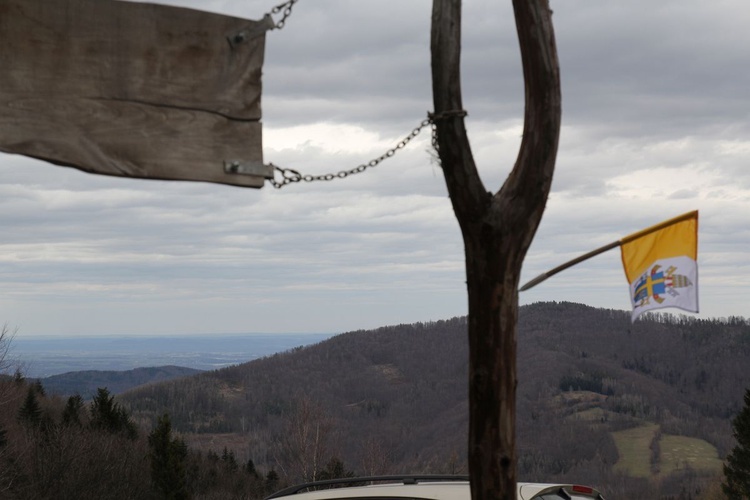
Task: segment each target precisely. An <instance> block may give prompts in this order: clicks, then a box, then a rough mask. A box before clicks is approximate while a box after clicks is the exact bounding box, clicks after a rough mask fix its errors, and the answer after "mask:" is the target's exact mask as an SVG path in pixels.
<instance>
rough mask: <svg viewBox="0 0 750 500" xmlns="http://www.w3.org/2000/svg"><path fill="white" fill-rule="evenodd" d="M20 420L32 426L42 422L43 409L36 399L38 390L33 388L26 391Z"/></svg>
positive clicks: (20, 409) (19, 412)
mask: <svg viewBox="0 0 750 500" xmlns="http://www.w3.org/2000/svg"><path fill="white" fill-rule="evenodd" d="M18 420H19V421H20V422H21V423H24V424H28V425H32V426H36V425H39V424H40V423H41V421H42V409H41V407H40V406H39V401H37V399H36V390H34V387H33V386H30V387H29V390H28V391H26V399H24V401H23V404H22V405H21V407H20V408H19V409H18Z"/></svg>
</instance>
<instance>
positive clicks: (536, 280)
mask: <svg viewBox="0 0 750 500" xmlns="http://www.w3.org/2000/svg"><path fill="white" fill-rule="evenodd" d="M620 244H621V242H620V240H618V241H613V242H612V243H609V244H607V245H604V246H603V247H600V248H597V249H596V250H592V251H590V252H589V253H586V254H583V255H581V256H579V257H576V258H575V259H573V260H569V261H568V262H566V263H565V264H560V265H559V266H557V267H556V268H554V269H550V270H549V271H547V272H546V273H542V274H540V275H539V276H537V277H536V278H534V279H533V280H531V281H529V282H528V283H526V284H525V285H524V286H522V287H521V288H519V289H518V291H519V292H525V291H526V290H528V289H529V288H532V287H534V286H536V285H538V284H539V283H541V282H542V281H544V280H546V279H547V278H550V277H552V276H554V275H555V274H557V273H559V272H560V271H564V270H565V269H567V268H569V267H572V266H575V265H576V264H578V263H579V262H583V261H584V260H588V259H590V258H591V257H594V256H596V255H599V254H600V253H604V252H606V251H607V250H612V249H613V248H616V247H619V246H620Z"/></svg>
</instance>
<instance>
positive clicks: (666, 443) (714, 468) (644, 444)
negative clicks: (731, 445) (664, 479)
mask: <svg viewBox="0 0 750 500" xmlns="http://www.w3.org/2000/svg"><path fill="white" fill-rule="evenodd" d="M658 429H659V426H658V425H656V424H645V425H642V426H640V427H636V428H634V429H627V430H624V431H618V432H613V433H612V437H613V438H614V440H615V444H616V445H617V451H618V452H619V454H620V459H619V460H618V461H617V463H616V464H615V466H614V468H615V470H618V471H621V472H626V473H627V474H629V475H631V476H634V477H646V478H648V477H653V476H656V475H657V474H653V473H652V471H651V461H650V460H651V449H650V448H649V446H650V445H651V440H652V439H653V437H654V433H655V432H656V431H657V430H658ZM659 447H660V449H661V454H660V460H659V473H658V476H666V475H669V474H671V473H673V472H675V471H679V470H685V469H687V468H690V469H693V470H701V471H706V472H713V473H719V472H721V466H722V461H721V460H720V459H719V455H718V452H717V451H716V448H715V447H714V446H712V445H711V444H709V443H707V442H706V441H704V440H702V439H696V438H691V437H686V436H672V435H668V434H664V435H662V437H661V440H660V441H659Z"/></svg>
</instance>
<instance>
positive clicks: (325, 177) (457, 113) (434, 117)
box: [269, 110, 467, 189]
mask: <svg viewBox="0 0 750 500" xmlns="http://www.w3.org/2000/svg"><path fill="white" fill-rule="evenodd" d="M466 115H467V113H466V111H464V110H452V111H444V112H442V113H438V114H433V113H427V118H426V119H425V120H422V123H420V124H419V126H418V127H416V128H415V129H413V130H412V131H411V132H410V133H409V135H407V136H406V137H404V138H403V139H401V141H400V142H399V143H398V144H396V145H395V146H394V147H392V148H391V149H389V150H388V151H386V152H385V153H383V154H382V155H380V156H378V157H377V158H374V159H372V160H370V161H369V162H367V163H363V164H361V165H359V166H356V167H354V168H352V169H349V170H341V171H339V172H337V173H335V174H334V173H329V174H322V175H302V174H300V173H299V172H298V171H297V170H294V169H291V168H281V167H278V166H276V165H274V164H273V163H271V164H270V165H271V166H272V167H273V168H274V171H275V172H279V173H280V174H281V180H280V181H277V180H276V179H269V182H270V183H271V184H272V185H273V187H275V188H276V189H281V188H282V187H284V186H286V185H287V184H292V183H293V182H301V181H304V182H313V181H332V180H334V179H343V178H345V177H349V176H350V175H353V174H360V173H362V172H364V171H365V170H367V169H368V168H371V167H377V166H378V165H379V164H380V163H381V162H382V161H383V160H385V159H387V158H390V157H392V156H393V155H395V154H396V152H398V150H400V149H404V148H405V147H406V145H407V144H409V142H411V140H412V139H414V138H415V137H416V136H418V135H419V133H420V132H421V131H422V129H423V128H425V127H427V126H428V125H431V126H432V147H433V149H434V150H435V151H439V149H440V148H439V146H438V139H437V127H436V126H435V123H436V122H437V121H439V120H445V119H446V118H453V117H458V118H463V117H465V116H466Z"/></svg>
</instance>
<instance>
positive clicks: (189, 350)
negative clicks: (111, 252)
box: [11, 333, 333, 377]
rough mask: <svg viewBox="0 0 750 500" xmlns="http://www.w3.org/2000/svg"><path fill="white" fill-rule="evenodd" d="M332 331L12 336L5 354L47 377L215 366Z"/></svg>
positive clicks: (25, 368) (316, 338) (28, 371)
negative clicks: (172, 366) (154, 367)
mask: <svg viewBox="0 0 750 500" xmlns="http://www.w3.org/2000/svg"><path fill="white" fill-rule="evenodd" d="M332 335H333V334H331V333H294V334H292V333H287V334H266V333H249V334H244V335H243V334H232V335H228V334H223V335H222V334H218V335H186V336H179V337H178V336H153V337H148V336H116V337H109V336H108V337H104V336H102V337H56V336H54V337H53V336H47V337H28V338H22V337H21V336H17V337H15V338H14V339H13V343H12V353H11V354H12V358H13V360H14V361H16V362H18V363H19V364H20V367H21V371H22V372H23V374H24V375H25V376H27V377H49V376H52V375H58V374H61V373H67V372H74V371H83V370H115V371H120V370H122V371H124V370H132V369H134V368H141V367H153V366H164V365H175V366H183V367H187V368H194V369H197V370H215V369H218V368H224V367H226V366H231V365H235V364H239V363H244V362H247V361H251V360H253V359H258V358H262V357H264V356H269V355H272V354H274V353H277V352H282V351H287V350H289V349H293V348H295V347H299V346H306V345H310V344H315V343H317V342H320V341H322V340H325V339H327V338H329V337H331V336H332Z"/></svg>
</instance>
